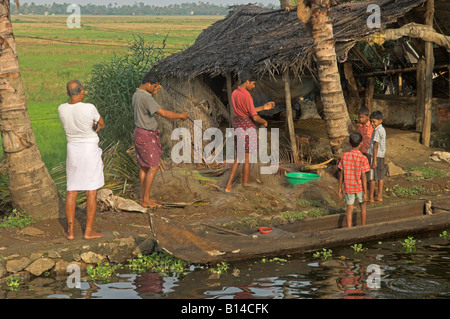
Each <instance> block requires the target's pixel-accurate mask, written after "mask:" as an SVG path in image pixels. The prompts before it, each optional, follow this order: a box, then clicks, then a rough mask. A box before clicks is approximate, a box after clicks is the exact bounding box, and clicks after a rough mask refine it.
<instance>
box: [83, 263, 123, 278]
mask: <svg viewBox="0 0 450 319" xmlns="http://www.w3.org/2000/svg"><path fill="white" fill-rule="evenodd" d="M119 268H120V265H119V264H118V265H110V264H109V263H104V264H101V263H97V266H96V267H93V266H92V265H89V266H88V267H87V268H86V273H87V274H88V275H89V278H90V280H91V281H102V282H108V281H110V280H111V277H112V276H113V275H115V273H116V270H117V269H119Z"/></svg>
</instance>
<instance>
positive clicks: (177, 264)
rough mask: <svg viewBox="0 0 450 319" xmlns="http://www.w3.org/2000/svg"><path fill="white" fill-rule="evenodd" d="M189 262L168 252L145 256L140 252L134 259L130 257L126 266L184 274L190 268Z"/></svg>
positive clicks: (141, 270)
mask: <svg viewBox="0 0 450 319" xmlns="http://www.w3.org/2000/svg"><path fill="white" fill-rule="evenodd" d="M189 266H190V265H189V263H188V262H186V261H184V260H181V259H179V258H177V257H175V256H172V255H170V254H168V253H166V252H158V253H154V254H152V255H148V256H144V255H142V254H139V255H138V256H137V257H136V258H134V259H129V260H128V264H126V265H125V268H127V269H130V270H132V271H135V272H146V271H152V272H156V273H160V274H168V275H177V276H182V275H184V274H185V273H186V272H187V271H188V268H189Z"/></svg>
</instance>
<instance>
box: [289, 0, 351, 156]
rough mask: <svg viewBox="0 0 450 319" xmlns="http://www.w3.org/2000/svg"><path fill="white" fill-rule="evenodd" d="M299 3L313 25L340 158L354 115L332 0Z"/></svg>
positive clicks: (330, 125) (327, 118)
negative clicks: (345, 88) (337, 45)
mask: <svg viewBox="0 0 450 319" xmlns="http://www.w3.org/2000/svg"><path fill="white" fill-rule="evenodd" d="M304 2H306V1H304ZM298 3H299V9H300V10H302V12H299V13H298V15H299V18H301V19H302V17H301V14H302V13H303V14H304V13H305V12H306V13H307V15H308V18H309V20H308V21H309V23H310V25H311V27H312V37H313V43H314V51H315V57H316V65H317V73H318V78H319V83H320V95H321V98H322V103H323V113H324V119H325V127H326V130H327V134H328V138H329V139H330V145H331V150H332V152H333V156H334V158H335V159H339V158H340V157H341V155H342V152H343V151H342V143H343V142H344V141H345V139H346V138H347V137H348V129H347V128H348V125H349V124H350V117H349V115H348V110H347V105H346V102H345V99H344V94H343V93H342V87H341V79H340V75H339V71H338V67H337V57H336V49H335V46H334V35H333V25H332V22H331V19H330V17H329V12H330V0H311V1H309V3H310V4H311V7H310V8H309V7H305V4H304V3H302V2H301V1H299V2H298ZM299 9H298V10H299ZM303 19H304V17H303Z"/></svg>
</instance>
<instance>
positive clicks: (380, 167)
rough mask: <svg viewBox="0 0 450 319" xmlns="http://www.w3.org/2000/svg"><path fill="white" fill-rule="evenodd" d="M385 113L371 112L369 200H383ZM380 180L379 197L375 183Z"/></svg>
mask: <svg viewBox="0 0 450 319" xmlns="http://www.w3.org/2000/svg"><path fill="white" fill-rule="evenodd" d="M382 122H383V114H382V113H381V112H380V111H374V112H372V114H370V123H371V124H372V126H373V128H374V130H373V133H372V139H371V140H370V145H369V151H368V154H369V164H370V168H371V170H370V186H369V202H373V201H374V200H376V201H379V202H381V201H383V184H384V156H385V155H386V130H385V129H384V127H383V125H382V124H381V123H382ZM377 181H378V192H377V197H376V198H374V195H375V184H376V182H377Z"/></svg>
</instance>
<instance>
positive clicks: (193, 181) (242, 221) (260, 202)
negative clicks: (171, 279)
mask: <svg viewBox="0 0 450 319" xmlns="http://www.w3.org/2000/svg"><path fill="white" fill-rule="evenodd" d="M296 126H297V129H296V133H298V134H299V135H300V136H308V137H310V138H311V141H314V143H315V144H316V145H320V144H321V143H322V144H323V145H326V133H325V129H324V126H323V123H322V122H321V121H316V122H315V121H304V122H301V123H297V125H296ZM418 140H419V134H418V133H415V132H412V131H402V130H397V129H390V128H387V155H386V162H392V163H394V164H395V165H397V166H399V167H401V168H402V169H403V170H404V171H405V174H403V175H398V176H387V177H386V179H385V187H384V188H385V189H387V190H388V191H385V192H384V194H383V195H384V199H383V202H381V203H380V202H376V203H370V204H369V206H368V209H370V208H371V207H378V206H384V205H389V204H392V203H396V202H399V201H408V200H411V199H418V198H433V197H435V196H449V195H450V193H449V190H450V174H449V173H448V172H449V171H450V170H449V167H450V164H449V163H447V162H444V161H441V162H435V161H433V160H432V159H431V158H430V154H431V153H432V152H433V151H435V149H431V148H427V147H424V146H422V145H421V144H420V143H419V142H418ZM324 141H325V143H323V142H324ZM312 153H313V151H312ZM324 153H325V154H326V150H325V151H322V152H321V156H322V157H324V156H325V155H323V154H324ZM318 157H320V156H316V158H318ZM325 157H326V156H325ZM320 160H321V159H320ZM316 163H317V162H315V159H314V158H313V161H312V164H316ZM281 166H283V165H282V164H281ZM430 166H431V167H434V168H436V169H438V170H439V171H442V172H444V173H445V174H446V175H445V176H442V177H437V178H433V179H428V180H427V179H423V178H421V177H420V176H419V177H417V176H415V177H413V178H411V177H409V176H410V173H409V171H410V169H411V168H412V167H430ZM286 167H288V166H287V165H286ZM290 167H291V166H290ZM291 168H292V167H291ZM228 171H229V166H226V165H221V166H219V165H214V166H213V167H209V168H208V167H201V168H199V167H196V166H194V165H183V166H180V167H173V168H169V169H166V170H164V171H161V172H158V174H157V176H156V178H155V182H154V186H153V189H152V193H151V197H152V198H153V199H154V200H156V201H157V202H159V203H161V204H163V207H161V208H158V209H154V210H152V211H151V212H152V213H153V214H158V215H164V216H166V217H169V218H172V219H174V220H177V221H180V222H183V223H206V224H211V225H220V226H221V227H227V228H229V229H236V228H243V227H256V226H258V227H259V226H269V225H274V224H277V223H285V222H288V220H289V218H292V217H293V216H295V214H296V213H298V212H304V213H305V214H304V217H305V218H314V217H317V216H323V215H327V214H333V213H339V212H344V211H345V207H346V206H345V202H344V199H342V198H339V197H338V180H337V178H336V177H334V176H333V170H332V169H329V170H327V173H328V175H329V176H322V177H321V178H320V179H318V180H315V181H312V182H309V183H307V184H303V185H298V186H296V187H293V186H291V185H289V183H288V182H287V181H286V178H285V176H284V174H283V172H280V173H278V174H275V175H261V174H259V173H258V167H257V166H256V165H254V166H252V168H251V176H250V181H249V185H248V186H246V187H243V186H242V185H241V184H240V174H239V173H238V174H237V176H236V178H235V182H234V188H233V191H232V192H231V193H225V192H224V191H223V189H224V187H225V184H226V181H227V179H228ZM408 177H409V178H408ZM137 184H138V183H135V185H137ZM410 187H416V189H420V193H419V194H417V193H412V192H403V194H400V192H399V190H401V189H402V190H406V189H410ZM133 191H134V193H135V194H138V193H139V189H138V187H135V189H134V190H133ZM400 195H401V196H400ZM76 217H77V218H76V239H75V240H74V241H70V242H69V241H68V240H66V239H65V238H64V236H63V234H64V232H65V230H66V224H65V220H44V221H38V222H37V223H35V224H33V225H32V226H31V227H32V229H31V230H32V231H31V232H30V234H27V231H28V230H29V229H28V230H24V229H2V230H0V238H1V241H0V256H9V255H12V254H16V253H17V254H21V253H22V252H23V251H24V250H29V251H33V250H42V249H45V248H47V247H51V246H52V245H85V244H87V243H88V242H90V241H92V240H90V241H88V240H85V239H82V235H83V229H84V224H85V212H84V209H83V208H82V207H80V208H79V209H78V211H77V214H76ZM95 225H96V228H97V230H98V231H100V232H101V233H103V234H104V235H105V237H104V238H103V239H96V240H94V241H98V240H108V239H113V238H116V237H126V236H130V235H133V234H140V233H145V232H150V227H149V219H148V215H147V214H145V213H135V212H113V211H101V210H99V211H98V213H97V217H96V224H95Z"/></svg>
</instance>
